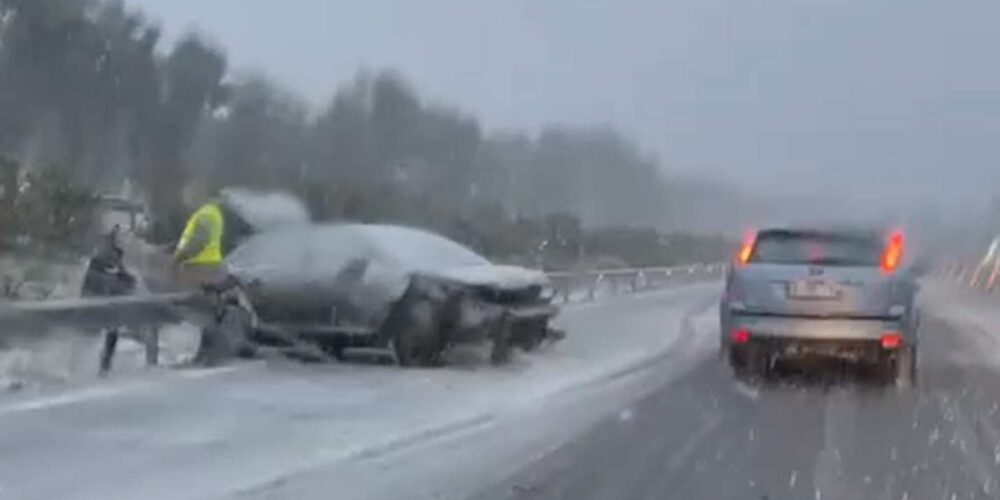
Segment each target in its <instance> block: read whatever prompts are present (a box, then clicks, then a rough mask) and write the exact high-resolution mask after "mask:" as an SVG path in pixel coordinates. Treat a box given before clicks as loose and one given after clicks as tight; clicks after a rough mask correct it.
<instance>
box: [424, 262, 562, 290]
mask: <svg viewBox="0 0 1000 500" xmlns="http://www.w3.org/2000/svg"><path fill="white" fill-rule="evenodd" d="M422 274H425V275H429V276H431V277H437V278H441V279H445V280H448V281H452V282H456V283H461V284H463V285H469V286H487V287H492V288H498V289H502V290H516V289H521V288H528V287H531V286H545V285H547V284H548V283H549V279H548V277H547V276H546V275H545V273H543V272H541V271H536V270H534V269H527V268H524V267H518V266H498V265H492V264H485V265H469V266H458V267H449V268H446V269H437V270H433V271H425V272H424V273H422Z"/></svg>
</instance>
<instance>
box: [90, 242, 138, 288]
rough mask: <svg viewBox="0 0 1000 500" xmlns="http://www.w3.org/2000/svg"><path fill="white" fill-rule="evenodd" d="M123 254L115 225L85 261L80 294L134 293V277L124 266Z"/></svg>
mask: <svg viewBox="0 0 1000 500" xmlns="http://www.w3.org/2000/svg"><path fill="white" fill-rule="evenodd" d="M124 255H125V252H124V250H122V248H121V246H120V245H119V244H118V226H115V227H114V228H113V229H112V230H111V232H110V233H109V234H108V235H106V236H105V237H104V238H103V240H102V241H101V244H100V245H99V246H98V249H97V251H96V252H95V253H94V255H93V256H91V258H90V261H89V262H88V263H87V272H86V274H84V277H83V286H82V287H81V289H80V295H81V296H83V297H114V296H122V295H131V294H133V293H135V288H136V279H135V276H133V275H132V273H130V272H129V271H128V270H127V269H126V268H125V263H124Z"/></svg>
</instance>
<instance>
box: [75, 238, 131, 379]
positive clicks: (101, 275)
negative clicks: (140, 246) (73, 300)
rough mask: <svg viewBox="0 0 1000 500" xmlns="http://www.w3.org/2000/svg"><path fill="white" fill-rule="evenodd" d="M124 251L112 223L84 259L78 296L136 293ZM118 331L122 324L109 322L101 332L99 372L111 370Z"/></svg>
mask: <svg viewBox="0 0 1000 500" xmlns="http://www.w3.org/2000/svg"><path fill="white" fill-rule="evenodd" d="M124 255H125V252H124V250H123V249H122V247H121V245H119V243H118V226H115V227H114V228H113V229H112V230H111V232H110V233H108V234H107V235H106V236H105V237H104V238H103V239H102V241H101V243H100V245H98V248H97V251H96V252H94V255H93V256H91V258H90V261H89V262H88V263H87V271H86V274H84V277H83V285H82V286H81V289H80V296H81V297H118V296H124V295H132V294H133V293H135V289H136V279H135V276H133V275H132V273H130V272H128V270H127V269H126V268H125V263H124ZM120 335H121V326H119V325H112V326H110V327H108V328H107V329H106V330H105V332H104V344H103V346H102V348H101V359H100V372H101V374H102V375H104V374H107V373H108V372H109V371H111V364H112V361H113V359H114V356H115V349H116V347H117V346H118V337H119V336H120Z"/></svg>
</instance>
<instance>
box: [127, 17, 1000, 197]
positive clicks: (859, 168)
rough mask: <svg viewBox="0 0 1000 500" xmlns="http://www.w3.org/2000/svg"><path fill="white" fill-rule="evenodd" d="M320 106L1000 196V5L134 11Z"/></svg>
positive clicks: (815, 179) (800, 182) (786, 187)
mask: <svg viewBox="0 0 1000 500" xmlns="http://www.w3.org/2000/svg"><path fill="white" fill-rule="evenodd" d="M128 3H130V4H132V5H135V6H139V7H141V8H142V9H144V10H145V11H146V12H147V13H149V14H150V16H151V17H152V18H154V19H157V20H159V21H161V22H162V24H163V25H164V28H165V29H166V31H167V34H168V37H170V38H173V37H176V36H177V35H178V34H179V33H181V32H183V31H186V30H189V29H192V28H198V30H199V31H201V32H203V33H205V34H207V35H208V36H209V37H210V38H211V39H212V40H214V41H215V42H216V43H218V44H219V45H221V46H222V47H223V48H225V49H226V51H227V52H228V54H229V55H230V58H231V61H232V63H233V64H234V65H235V66H237V67H241V68H253V69H259V70H263V71H265V72H266V73H268V74H269V75H270V76H272V77H273V78H274V79H275V80H277V81H278V82H281V83H282V84H284V85H285V86H287V87H289V88H291V89H293V90H295V91H297V92H299V93H300V94H301V95H302V96H303V97H305V98H306V99H307V100H309V101H310V102H312V103H315V104H316V105H317V106H318V105H319V104H320V103H323V102H325V101H326V99H328V98H329V97H330V96H331V95H332V93H333V91H334V90H335V88H336V86H337V85H339V84H343V83H344V82H346V81H349V80H350V79H351V78H352V76H353V75H354V73H355V72H356V71H357V70H358V69H359V68H361V67H369V68H383V67H389V68H397V69H399V70H401V71H402V72H403V73H404V74H405V75H406V76H407V77H408V78H409V79H411V81H413V82H414V83H415V84H416V86H417V87H418V89H419V91H420V92H421V94H422V95H425V96H428V97H430V98H432V99H434V100H438V101H443V102H448V103H453V104H456V105H459V106H461V107H462V108H464V109H466V110H468V111H470V112H473V113H475V114H476V115H477V116H479V117H480V118H481V119H482V121H483V122H484V123H485V125H486V126H487V127H489V128H500V127H520V128H528V129H536V128H537V127H538V126H540V125H541V124H545V123H551V122H557V121H560V122H569V123H581V124H584V123H594V122H598V123H611V124H613V125H615V126H616V127H618V128H619V129H621V130H622V131H624V132H625V133H626V134H627V135H629V136H631V137H633V138H635V139H636V140H637V141H638V142H639V143H640V144H641V145H642V147H643V148H644V149H645V150H647V151H649V152H652V153H655V154H656V155H657V156H659V157H660V158H661V160H662V162H663V163H664V165H666V166H667V168H669V169H671V170H675V171H685V172H703V173H705V172H710V173H712V174H713V175H723V176H725V177H726V178H728V179H729V180H731V181H733V182H734V183H738V184H741V185H744V186H747V187H750V188H753V189H756V190H770V191H776V192H816V191H823V192H834V193H848V192H851V193H855V194H857V195H859V196H866V197H869V198H879V197H886V198H889V199H893V198H895V197H896V196H897V195H900V194H903V195H905V196H906V197H908V198H909V199H911V200H912V199H915V198H916V197H921V198H923V197H926V198H928V199H944V198H949V199H951V200H962V201H965V202H970V203H971V202H976V201H978V200H985V199H986V198H988V197H989V196H990V195H992V193H994V192H1000V66H998V62H997V52H996V48H997V47H1000V29H997V25H998V22H1000V2H998V1H996V0H962V1H946V0H897V1H879V0H766V1H755V0H731V1H722V0H672V1H668V0H590V1H587V0H361V1H352V2H348V1H333V0H283V1H278V0H129V2H128Z"/></svg>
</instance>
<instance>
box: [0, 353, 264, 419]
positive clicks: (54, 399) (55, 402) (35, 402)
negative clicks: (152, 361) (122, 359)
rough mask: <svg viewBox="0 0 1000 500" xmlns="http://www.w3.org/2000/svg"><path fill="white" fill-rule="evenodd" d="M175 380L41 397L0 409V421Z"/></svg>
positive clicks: (197, 375)
mask: <svg viewBox="0 0 1000 500" xmlns="http://www.w3.org/2000/svg"><path fill="white" fill-rule="evenodd" d="M245 366H247V365H231V366H222V367H218V368H205V369H197V370H185V371H177V372H174V373H172V374H171V375H175V376H176V378H181V379H187V380H199V379H204V378H208V377H213V376H216V375H222V374H226V373H230V372H233V371H236V370H238V369H240V368H243V367H245ZM176 378H175V377H168V378H164V379H159V380H156V381H150V380H145V381H140V382H131V383H116V384H109V385H103V386H96V387H88V388H85V389H80V390H75V391H71V392H66V393H63V394H57V395H54V396H44V397H38V398H33V399H28V400H25V401H19V402H16V403H12V404H9V405H6V406H0V417H5V416H8V415H13V414H17V413H25V412H32V411H39V410H47V409H51V408H58V407H60V406H69V405H73V404H78V403H85V402H88V401H97V400H102V399H111V398H114V397H117V396H120V395H123V394H126V393H130V392H136V391H140V390H146V389H151V388H153V387H157V386H162V385H165V384H167V383H169V382H170V381H171V379H176Z"/></svg>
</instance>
